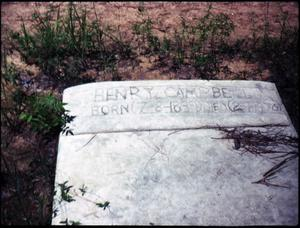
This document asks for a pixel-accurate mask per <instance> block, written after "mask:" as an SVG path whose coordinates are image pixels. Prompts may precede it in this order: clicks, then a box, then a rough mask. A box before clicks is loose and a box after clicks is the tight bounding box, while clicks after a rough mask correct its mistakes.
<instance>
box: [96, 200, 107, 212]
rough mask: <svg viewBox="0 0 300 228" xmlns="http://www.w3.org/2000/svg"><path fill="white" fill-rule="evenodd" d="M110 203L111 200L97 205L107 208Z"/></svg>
mask: <svg viewBox="0 0 300 228" xmlns="http://www.w3.org/2000/svg"><path fill="white" fill-rule="evenodd" d="M109 204H110V202H108V201H105V202H104V203H96V205H97V206H98V207H101V208H103V210H105V209H106V208H107V207H109Z"/></svg>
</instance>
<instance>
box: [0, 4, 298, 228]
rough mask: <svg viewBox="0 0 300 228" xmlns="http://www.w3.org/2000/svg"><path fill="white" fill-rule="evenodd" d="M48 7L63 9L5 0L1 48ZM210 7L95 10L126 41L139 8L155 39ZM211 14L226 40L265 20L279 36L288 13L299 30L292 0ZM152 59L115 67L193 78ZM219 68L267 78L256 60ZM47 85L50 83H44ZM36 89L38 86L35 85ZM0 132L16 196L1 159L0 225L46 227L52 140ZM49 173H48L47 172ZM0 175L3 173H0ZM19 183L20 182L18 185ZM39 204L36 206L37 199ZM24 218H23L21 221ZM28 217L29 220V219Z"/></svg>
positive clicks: (140, 76)
mask: <svg viewBox="0 0 300 228" xmlns="http://www.w3.org/2000/svg"><path fill="white" fill-rule="evenodd" d="M49 4H52V5H53V6H54V7H58V6H60V7H61V8H64V9H65V8H66V6H67V4H68V3H66V2H52V3H49V2H4V3H2V4H1V34H2V36H1V41H2V45H3V46H7V47H8V48H9V42H7V41H8V31H9V30H13V31H19V30H20V28H21V23H22V20H24V22H25V24H26V26H27V27H28V28H30V26H31V25H32V21H31V16H32V14H33V13H34V11H35V10H38V11H40V12H45V11H46V8H47V6H48V5H49ZM76 4H77V5H78V6H79V7H86V8H87V9H88V10H91V12H90V14H89V17H90V18H91V19H93V18H94V13H93V10H92V8H93V3H90V2H84V3H76ZM209 4H210V3H208V2H145V3H144V4H143V5H142V3H139V2H96V3H95V8H96V10H97V14H98V16H99V18H100V20H101V21H102V22H103V23H107V24H110V25H112V26H114V27H115V28H119V29H120V31H121V33H122V35H123V36H124V37H125V39H126V40H132V37H133V36H132V28H131V26H132V24H133V23H135V22H138V21H140V18H139V15H138V9H139V7H142V6H143V7H144V8H145V11H146V12H147V14H148V15H149V17H150V18H151V19H152V20H154V33H155V34H156V35H158V36H160V37H161V36H162V35H163V34H172V32H173V31H174V29H176V28H178V27H179V25H180V22H181V17H184V18H185V19H187V21H189V22H190V23H193V22H195V20H196V19H199V18H200V17H202V16H204V15H205V14H206V11H207V9H208V6H209ZM211 4H212V12H213V13H221V12H222V13H226V14H227V15H228V16H229V17H230V18H231V19H232V21H233V22H234V25H235V30H234V32H233V33H232V34H231V37H230V40H231V41H234V40H236V39H238V38H249V37H250V36H251V34H252V31H251V29H252V26H253V24H254V25H255V27H256V28H258V31H257V32H258V34H261V35H262V34H263V25H264V23H265V22H266V20H269V23H270V33H271V35H276V34H277V35H278V34H279V33H280V24H279V23H278V16H279V15H281V13H282V11H287V12H288V15H289V18H288V21H289V23H290V25H291V26H296V27H299V20H298V16H299V5H298V3H297V2H212V3H211ZM155 58H156V57H155V56H151V57H145V56H142V55H141V56H138V57H137V60H138V61H137V63H136V64H131V63H129V62H127V61H121V62H120V63H118V66H117V69H118V72H119V74H120V75H121V77H122V80H148V79H160V80H168V79H188V78H190V79H192V78H193V69H190V68H182V69H179V70H177V71H170V70H169V69H166V68H164V67H160V66H157V64H155ZM8 62H13V63H14V64H15V65H16V68H17V70H18V71H19V72H21V74H23V75H24V77H36V78H38V79H39V85H38V86H41V87H34V88H32V89H33V90H34V91H38V92H45V91H46V90H51V91H54V92H55V93H56V94H58V95H59V96H60V95H61V94H60V91H59V90H58V88H56V87H54V86H52V85H50V84H49V82H48V80H47V77H44V75H43V73H42V72H41V70H40V69H39V67H37V66H36V65H28V64H26V63H25V62H24V61H22V59H21V57H20V54H19V53H18V52H16V51H13V52H12V53H10V54H9V56H8ZM221 66H223V67H228V69H229V70H230V72H231V73H230V74H226V73H224V72H220V74H219V75H218V79H226V80H232V79H247V80H264V81H268V80H270V75H271V73H270V69H268V68H267V67H265V66H263V65H262V64H260V63H259V62H251V63H250V62H247V61H245V60H244V59H241V58H238V57H234V58H229V59H223V60H222V63H221ZM237 75H244V76H243V77H244V78H243V77H242V76H241V77H242V78H241V77H240V76H239V77H237ZM83 76H86V77H91V78H95V79H96V81H103V80H111V79H112V75H111V74H110V73H107V72H100V71H99V72H98V71H97V70H95V69H87V70H86V72H84V73H83ZM48 84H49V85H48ZM34 86H37V85H34ZM1 134H3V135H4V134H5V135H6V138H8V139H10V145H9V147H7V148H9V149H7V148H6V149H5V150H3V151H1V153H2V155H5V156H6V158H7V160H10V161H12V162H13V163H14V164H15V165H16V169H17V170H18V173H19V174H20V176H19V177H18V178H20V179H19V180H17V179H16V181H20V186H19V187H20V189H19V190H20V191H21V192H22V193H20V194H19V195H18V194H17V195H16V194H15V193H16V190H15V187H14V186H15V185H14V183H15V182H14V181H15V179H14V178H16V176H14V177H12V176H8V175H7V171H5V172H4V170H5V168H4V166H5V164H3V161H2V159H1V182H4V184H5V188H2V189H1V204H2V205H1V206H2V207H3V210H2V209H1V217H2V218H1V223H3V224H40V225H45V224H49V221H50V220H51V213H52V212H51V206H52V205H51V203H52V202H51V201H52V193H53V192H52V191H53V189H52V188H53V183H52V182H53V177H54V171H55V160H56V149H57V138H55V139H53V138H52V139H51V140H50V141H48V142H45V141H44V139H41V137H39V136H38V135H36V134H35V133H33V132H30V131H29V130H28V129H25V130H23V131H21V133H18V134H14V135H10V133H8V132H7V129H4V128H2V127H1ZM1 149H2V143H1ZM48 171H49V172H48ZM47 172H48V173H47ZM3 173H4V174H3ZM18 183H19V182H18ZM37 199H39V200H42V203H41V202H36V200H37ZM24 217H27V220H26V219H25V220H24ZM28 219H29V220H28Z"/></svg>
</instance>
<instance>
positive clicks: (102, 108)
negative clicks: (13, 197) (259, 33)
mask: <svg viewBox="0 0 300 228" xmlns="http://www.w3.org/2000/svg"><path fill="white" fill-rule="evenodd" d="M63 101H64V102H65V103H67V105H66V109H67V110H70V115H74V116H76V117H75V119H74V121H72V122H71V123H70V124H69V127H70V128H71V129H72V131H73V134H74V135H62V134H61V135H60V139H59V147H58V156H57V167H56V178H55V190H56V194H55V196H54V203H53V212H54V213H53V214H54V215H53V219H52V224H64V223H67V222H68V224H72V223H77V222H80V224H87V225H294V224H297V223H298V158H297V159H293V160H290V161H288V162H286V163H288V165H286V167H284V169H282V170H280V172H278V174H277V177H276V178H275V180H274V181H277V182H276V183H280V185H279V184H278V185H279V186H276V185H275V184H274V185H270V186H268V185H266V184H259V183H254V182H255V181H257V180H259V179H261V176H263V174H265V173H266V171H268V170H269V169H270V168H271V167H273V166H274V164H275V165H276V164H278V162H280V161H282V160H276V159H275V160H274V159H273V160H272V159H269V158H268V157H264V156H259V155H255V154H252V153H247V152H245V151H244V152H243V150H242V148H240V147H242V146H243V145H240V146H237V145H236V144H237V143H238V142H239V141H236V139H230V138H226V137H224V130H222V129H228V130H231V131H232V130H233V129H237V128H244V129H246V130H247V129H250V130H256V132H257V133H258V134H259V135H262V134H263V132H266V131H268V130H270V129H273V130H274V129H275V130H276V131H277V133H276V135H277V134H278V133H280V134H285V135H289V136H291V137H297V133H296V131H295V129H294V128H293V126H292V124H291V121H290V119H289V116H288V114H287V112H286V110H285V107H284V106H283V104H282V102H281V99H280V97H279V94H278V92H277V89H276V87H275V85H274V84H273V83H268V82H258V81H204V80H190V81H183V80H178V81H177V80H174V81H126V82H125V81H124V82H100V83H90V84H84V85H79V86H75V87H70V88H68V89H66V90H65V91H64V94H63ZM227 132H228V131H227ZM239 143H241V142H239ZM282 146H285V147H288V145H281V147H282ZM278 148H279V146H278V145H273V149H274V150H276V149H278ZM279 150H281V148H279ZM284 150H289V148H284ZM269 173H270V172H269Z"/></svg>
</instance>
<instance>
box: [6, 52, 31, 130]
mask: <svg viewBox="0 0 300 228" xmlns="http://www.w3.org/2000/svg"><path fill="white" fill-rule="evenodd" d="M1 58H2V61H1V63H2V64H1V73H2V77H1V124H3V126H7V127H8V128H9V129H11V130H13V131H18V130H19V127H18V126H19V124H20V120H19V118H18V117H19V115H20V114H21V113H22V111H23V110H24V102H25V99H26V94H25V91H24V90H23V87H22V83H23V81H22V80H21V78H20V73H19V72H18V71H17V69H16V67H15V66H14V65H13V64H8V63H7V61H6V51H5V50H3V52H2V55H1Z"/></svg>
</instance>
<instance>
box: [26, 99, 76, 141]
mask: <svg viewBox="0 0 300 228" xmlns="http://www.w3.org/2000/svg"><path fill="white" fill-rule="evenodd" d="M64 105H65V103H63V102H61V101H60V100H59V99H57V98H56V97H55V96H53V95H51V94H49V95H31V96H29V97H28V99H27V107H26V111H24V112H22V113H21V114H20V119H21V120H23V121H25V122H27V123H28V124H29V125H30V126H31V128H32V130H33V131H36V132H39V133H42V134H49V133H53V134H57V133H59V132H60V131H62V133H66V135H68V134H73V133H72V131H71V130H70V129H69V127H67V126H66V125H67V123H69V122H71V121H72V120H73V119H74V118H75V117H74V116H69V115H68V114H67V113H68V111H67V110H65V108H64Z"/></svg>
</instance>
